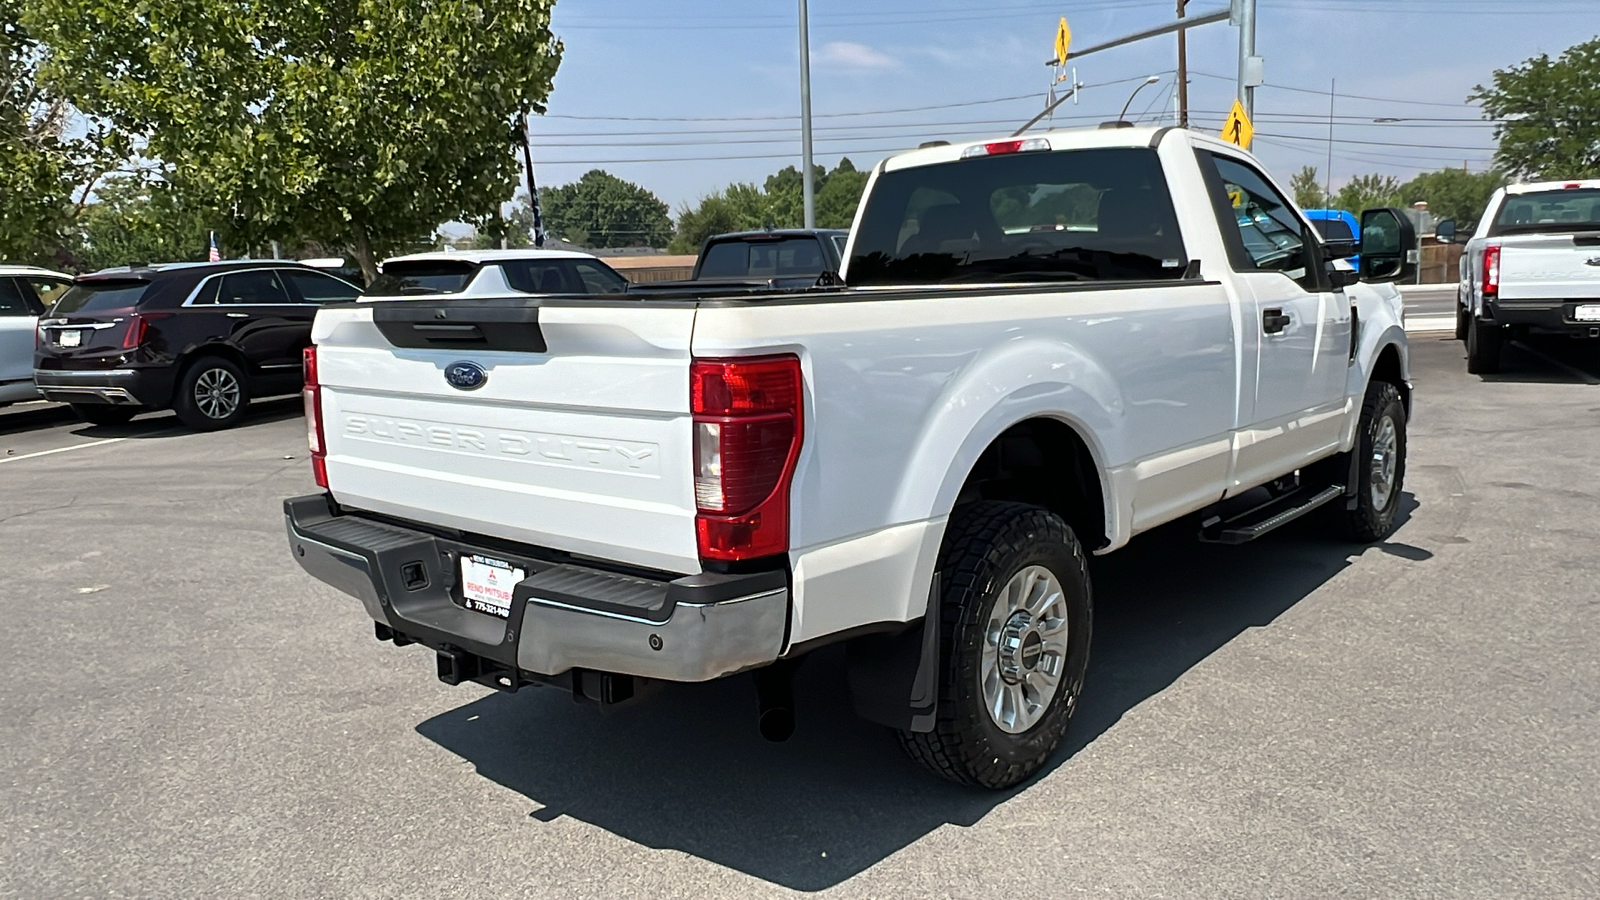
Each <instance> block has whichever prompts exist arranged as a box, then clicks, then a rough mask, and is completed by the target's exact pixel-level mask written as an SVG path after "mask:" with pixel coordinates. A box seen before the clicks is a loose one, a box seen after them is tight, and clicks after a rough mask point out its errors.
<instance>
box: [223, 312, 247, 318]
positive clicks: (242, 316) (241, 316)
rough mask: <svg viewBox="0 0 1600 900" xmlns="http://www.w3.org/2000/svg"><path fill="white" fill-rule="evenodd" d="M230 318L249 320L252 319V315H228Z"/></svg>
mask: <svg viewBox="0 0 1600 900" xmlns="http://www.w3.org/2000/svg"><path fill="white" fill-rule="evenodd" d="M228 318H230V319H248V318H250V314H249V313H228Z"/></svg>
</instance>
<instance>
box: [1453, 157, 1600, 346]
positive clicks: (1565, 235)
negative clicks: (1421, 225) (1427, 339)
mask: <svg viewBox="0 0 1600 900" xmlns="http://www.w3.org/2000/svg"><path fill="white" fill-rule="evenodd" d="M1440 225H1441V226H1442V229H1441V232H1440V234H1441V236H1443V237H1445V238H1446V239H1449V238H1451V237H1453V236H1454V227H1453V223H1446V222H1441V223H1440ZM1530 332H1531V333H1542V334H1566V335H1570V336H1572V337H1578V338H1600V180H1596V181H1554V182H1546V183H1541V184H1514V185H1511V186H1509V187H1505V188H1501V189H1500V190H1498V191H1495V192H1494V196H1492V197H1490V198H1489V207H1488V209H1487V210H1485V211H1484V214H1483V217H1482V218H1481V219H1479V220H1478V228H1477V230H1476V232H1474V234H1473V235H1472V239H1471V240H1469V241H1468V242H1467V247H1466V252H1465V253H1463V254H1462V255H1461V288H1460V291H1459V292H1458V293H1457V304H1456V338H1457V339H1459V340H1462V341H1465V342H1466V344H1467V371H1468V372H1472V373H1474V374H1478V373H1485V374H1487V373H1492V372H1498V371H1499V370H1500V349H1501V345H1502V344H1503V343H1504V342H1505V340H1506V339H1507V338H1508V337H1510V338H1515V337H1520V336H1522V335H1525V334H1528V333H1530Z"/></svg>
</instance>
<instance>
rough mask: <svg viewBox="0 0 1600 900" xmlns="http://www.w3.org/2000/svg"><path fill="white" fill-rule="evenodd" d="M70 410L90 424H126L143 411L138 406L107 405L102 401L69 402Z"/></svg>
mask: <svg viewBox="0 0 1600 900" xmlns="http://www.w3.org/2000/svg"><path fill="white" fill-rule="evenodd" d="M68 405H69V406H71V407H72V412H73V414H74V415H76V416H77V417H78V418H80V419H82V420H84V421H85V422H88V423H89V424H90V425H126V424H127V423H128V422H130V421H132V420H133V417H134V416H137V415H138V414H139V413H142V412H144V409H143V408H142V407H138V406H108V405H106V404H103V403H71V404H68Z"/></svg>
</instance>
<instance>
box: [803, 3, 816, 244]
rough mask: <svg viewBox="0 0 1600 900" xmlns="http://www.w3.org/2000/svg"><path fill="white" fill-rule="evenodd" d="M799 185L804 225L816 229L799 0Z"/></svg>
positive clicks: (807, 69) (806, 34)
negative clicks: (803, 211)
mask: <svg viewBox="0 0 1600 900" xmlns="http://www.w3.org/2000/svg"><path fill="white" fill-rule="evenodd" d="M800 184H801V196H802V198H803V200H804V207H805V225H806V227H807V228H815V227H817V194H816V187H815V186H814V185H813V184H812V183H811V26H810V24H809V23H808V22H807V19H806V0H800Z"/></svg>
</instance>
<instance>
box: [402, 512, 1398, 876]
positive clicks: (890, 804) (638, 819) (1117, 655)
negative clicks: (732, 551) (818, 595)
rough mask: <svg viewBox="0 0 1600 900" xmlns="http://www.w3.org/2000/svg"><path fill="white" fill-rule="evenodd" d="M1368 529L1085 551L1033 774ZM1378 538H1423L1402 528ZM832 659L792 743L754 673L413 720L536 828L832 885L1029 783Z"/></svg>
mask: <svg viewBox="0 0 1600 900" xmlns="http://www.w3.org/2000/svg"><path fill="white" fill-rule="evenodd" d="M1403 504H1404V505H1403V506H1402V508H1401V514H1402V516H1406V517H1409V515H1410V513H1411V512H1412V511H1414V510H1415V509H1416V508H1417V502H1416V500H1415V498H1414V497H1413V496H1412V495H1410V494H1406V495H1405V496H1404V500H1403ZM1367 549H1369V548H1363V547H1360V546H1355V545H1350V544H1341V543H1335V542H1330V541H1328V540H1326V539H1324V538H1322V537H1321V536H1320V535H1319V533H1318V531H1317V529H1316V523H1315V522H1302V523H1295V524H1294V525H1291V526H1289V527H1288V528H1285V529H1283V530H1282V531H1281V532H1280V533H1278V534H1275V535H1272V536H1271V537H1268V538H1265V539H1263V540H1261V541H1258V542H1256V543H1254V544H1247V545H1244V546H1241V547H1220V546H1214V545H1206V544H1200V543H1198V542H1197V541H1196V540H1195V526H1194V523H1193V522H1190V521H1180V522H1178V523H1174V524H1173V525H1169V526H1166V527H1164V528H1162V529H1158V530H1156V531H1154V532H1151V533H1149V534H1147V535H1144V536H1142V537H1141V538H1140V539H1139V540H1138V541H1135V542H1134V544H1132V545H1131V546H1130V547H1129V548H1127V549H1126V550H1123V551H1120V552H1118V553H1115V554H1112V555H1110V556H1107V557H1103V558H1097V559H1095V560H1094V565H1093V566H1092V577H1093V579H1094V589H1095V597H1096V604H1095V605H1096V609H1095V635H1094V646H1093V650H1092V657H1091V662H1090V667H1089V674H1088V679H1087V684H1086V686H1085V693H1084V697H1083V700H1082V702H1081V703H1080V705H1079V708H1078V712H1077V714H1076V717H1075V718H1074V720H1073V723H1072V726H1071V728H1070V729H1069V731H1068V733H1067V743H1066V745H1065V746H1064V747H1063V748H1062V750H1061V751H1060V752H1059V753H1058V754H1057V755H1056V758H1055V759H1054V760H1052V762H1051V763H1050V764H1049V766H1048V767H1047V769H1046V770H1045V772H1044V773H1042V774H1041V776H1040V777H1047V776H1048V775H1049V773H1050V772H1051V771H1053V770H1054V769H1056V768H1058V767H1061V766H1064V765H1070V764H1071V759H1072V757H1073V755H1075V754H1076V753H1077V752H1078V751H1079V750H1081V749H1083V748H1084V747H1086V746H1087V745H1089V744H1090V743H1092V742H1093V741H1095V740H1096V739H1097V738H1099V737H1100V735H1102V734H1104V733H1105V732H1106V731H1107V730H1109V729H1110V728H1112V727H1113V726H1115V725H1116V723H1117V721H1118V720H1120V719H1121V718H1122V716H1123V715H1125V714H1126V713H1127V712H1129V711H1130V710H1132V709H1133V708H1134V707H1136V706H1138V705H1139V704H1140V703H1142V702H1143V701H1144V700H1146V699H1148V698H1149V697H1151V696H1153V695H1155V694H1158V693H1160V692H1161V691H1163V690H1165V689H1166V688H1167V687H1168V686H1169V685H1171V684H1172V683H1173V682H1174V681H1176V680H1177V679H1178V678H1179V677H1181V676H1182V675H1183V674H1184V673H1185V672H1187V671H1188V670H1189V669H1190V668H1192V667H1193V666H1194V665H1195V664H1197V663H1199V662H1200V661H1201V660H1203V659H1205V658H1206V657H1207V656H1209V655H1211V654H1212V653H1213V652H1215V651H1216V650H1218V649H1219V648H1221V647H1223V646H1225V645H1227V644H1228V643H1229V642H1230V641H1232V640H1233V639H1234V638H1235V637H1237V636H1238V635H1240V634H1241V633H1243V632H1244V631H1246V630H1248V629H1250V628H1259V627H1262V626H1265V625H1268V624H1269V623H1271V622H1272V621H1273V620H1274V619H1275V618H1277V617H1278V616H1279V615H1281V614H1282V613H1283V612H1284V611H1285V610H1288V609H1290V608H1291V607H1293V606H1294V605H1295V604H1296V603H1298V602H1300V600H1302V599H1304V598H1305V597H1306V596H1307V595H1309V594H1310V593H1311V592H1312V591H1314V590H1316V589H1317V588H1318V587H1319V586H1321V585H1322V584H1324V583H1325V582H1327V581H1328V580H1329V579H1330V578H1332V577H1333V576H1334V575H1335V574H1337V573H1338V572H1339V571H1341V570H1342V569H1344V568H1345V567H1347V566H1348V565H1349V564H1350V561H1351V559H1352V558H1354V557H1355V556H1358V555H1360V554H1361V553H1362V552H1363V551H1364V550H1367ZM1379 551H1387V552H1391V553H1394V554H1396V555H1399V556H1402V557H1406V558H1411V559H1416V558H1426V555H1427V554H1426V551H1419V550H1417V549H1416V548H1411V547H1408V546H1406V545H1404V544H1387V545H1382V546H1381V547H1380V548H1375V549H1373V551H1372V552H1379ZM1418 553H1420V554H1423V556H1422V557H1418V556H1417V554H1418ZM842 664H843V655H842V653H839V652H837V651H834V650H824V651H819V652H818V653H817V654H815V655H814V656H813V658H811V659H810V660H808V662H807V664H806V665H805V666H804V667H802V669H801V670H800V673H799V675H798V676H797V683H796V685H795V693H796V701H797V716H798V722H799V727H798V729H797V731H796V734H795V736H794V737H793V738H792V739H791V740H790V741H788V742H787V743H784V744H769V743H766V742H764V741H762V739H761V738H760V737H759V736H758V735H757V733H756V716H755V710H756V704H755V690H754V687H753V686H752V684H751V681H750V679H749V677H748V676H743V677H738V678H732V679H725V680H723V681H721V682H713V683H710V684H703V685H672V686H669V687H668V688H666V689H665V690H663V691H662V692H661V693H660V694H658V695H655V696H653V697H651V698H650V699H648V700H646V701H644V702H643V703H641V704H640V705H638V706H636V707H632V708H627V709H623V710H619V711H616V712H614V713H611V714H605V715H602V714H600V713H597V712H596V711H595V709H594V708H593V707H585V706H579V705H577V704H575V703H574V702H573V701H572V700H571V699H570V697H569V696H568V695H567V694H565V693H563V692H561V691H559V690H557V689H554V688H540V689H534V690H524V691H523V692H520V693H518V694H492V695H489V696H486V697H483V698H482V699H480V700H476V701H474V702H472V703H469V704H467V705H465V706H462V707H460V708H458V709H455V710H452V711H450V712H448V713H444V714H442V715H439V716H435V717H434V718H432V719H429V720H427V721H426V722H423V723H422V724H420V725H418V726H417V731H418V733H420V734H421V735H423V736H424V737H426V738H428V739H429V740H432V741H434V742H436V743H437V744H439V745H440V746H442V747H444V748H445V749H447V750H449V751H450V752H452V753H455V754H457V755H458V756H460V757H462V758H463V759H465V760H467V761H469V762H471V763H472V764H473V765H474V766H475V767H476V769H477V772H478V774H480V775H481V776H483V777H484V778H487V779H489V780H491V781H494V782H496V783H497V784H500V785H502V786H504V787H506V788H508V789H510V790H512V791H515V792H517V793H518V794H521V795H522V796H524V797H527V798H528V799H529V800H531V801H533V802H534V803H536V804H538V806H539V808H537V809H534V810H533V811H532V812H530V814H529V818H530V821H529V823H528V825H529V828H530V829H531V830H530V832H529V833H528V837H527V842H528V847H529V848H532V849H536V848H537V846H538V840H539V838H538V830H537V829H538V828H539V823H541V822H548V821H552V820H554V819H556V818H558V817H561V816H568V817H571V818H573V819H577V820H579V821H582V822H585V823H588V824H590V825H593V826H595V827H597V828H601V829H604V830H605V831H608V832H611V833H612V834H615V835H617V836H618V837H621V838H623V839H625V840H628V841H632V842H635V843H638V844H641V845H643V846H646V847H651V848H657V849H666V850H675V851H679V852H682V853H686V854H689V855H691V856H695V857H698V858H701V859H704V860H707V861H709V862H713V863H716V864H718V865H721V866H725V867H728V868H730V869H734V870H737V871H739V872H743V873H745V874H748V875H751V876H754V877H756V878H760V879H763V880H765V881H768V882H772V883H775V884H778V885H782V886H784V887H787V888H791V889H794V890H800V891H818V890H823V889H826V888H829V887H832V886H834V885H836V884H838V883H840V882H842V881H844V880H846V879H848V878H850V877H851V876H853V875H856V874H858V873H860V872H862V871H864V870H866V869H867V868H869V867H871V866H872V865H874V864H876V863H878V862H880V861H881V860H883V859H885V858H887V857H889V856H891V855H893V854H894V853H896V852H898V851H900V850H901V849H903V848H905V847H907V846H909V845H910V844H912V843H914V842H915V841H917V840H919V839H920V838H922V837H924V836H925V835H927V834H929V833H930V832H932V831H934V830H935V829H938V828H940V827H941V826H945V825H956V826H963V827H965V826H971V825H973V824H975V823H977V822H978V821H979V820H980V819H982V818H983V817H984V816H985V815H986V814H988V813H989V811H990V810H992V809H994V808H995V807H996V806H998V805H1000V804H1002V803H1004V802H1005V801H1006V800H1007V799H1009V798H1010V797H1011V796H1013V795H1015V794H1016V793H1019V792H1021V791H1026V790H1027V789H1028V786H1027V785H1024V786H1022V787H1021V788H1018V789H1016V790H1014V791H1010V792H1002V793H989V792H985V791H979V790H973V789H967V788H962V787H959V786H956V785H953V784H949V783H946V782H943V781H940V780H938V779H936V778H934V777H933V776H931V775H928V774H926V773H924V772H923V771H922V770H921V769H920V768H918V767H916V766H915V765H914V764H913V763H912V762H911V761H910V760H909V759H908V758H907V757H906V756H904V755H903V754H902V753H901V752H900V749H899V747H898V745H897V744H896V742H895V739H894V737H893V736H892V735H891V734H889V733H888V732H887V731H886V730H884V729H882V728H880V727H878V726H875V725H871V724H868V723H866V722H863V721H860V720H858V719H856V718H855V717H854V715H853V714H852V713H851V712H850V703H849V695H848V691H847V688H846V684H845V680H844V677H843V672H842Z"/></svg>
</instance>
